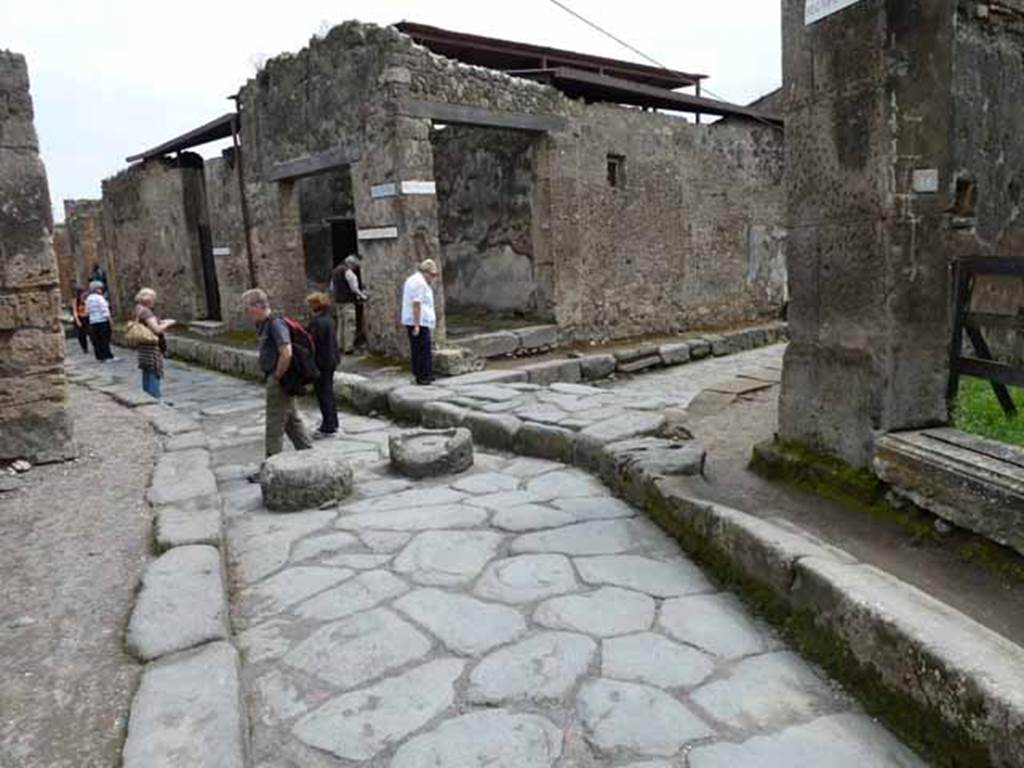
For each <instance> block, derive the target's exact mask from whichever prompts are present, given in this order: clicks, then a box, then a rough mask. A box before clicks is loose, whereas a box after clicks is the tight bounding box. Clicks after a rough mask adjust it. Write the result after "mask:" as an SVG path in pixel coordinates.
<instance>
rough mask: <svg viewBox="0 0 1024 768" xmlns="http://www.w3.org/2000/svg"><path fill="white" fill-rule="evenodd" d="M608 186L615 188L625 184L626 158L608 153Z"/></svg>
mask: <svg viewBox="0 0 1024 768" xmlns="http://www.w3.org/2000/svg"><path fill="white" fill-rule="evenodd" d="M608 186H609V187H614V188H616V189H618V188H620V187H624V186H626V158H625V156H623V155H608Z"/></svg>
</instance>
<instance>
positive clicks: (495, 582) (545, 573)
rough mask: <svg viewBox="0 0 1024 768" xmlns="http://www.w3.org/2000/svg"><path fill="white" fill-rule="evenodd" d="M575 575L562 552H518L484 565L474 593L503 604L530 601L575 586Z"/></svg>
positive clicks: (576, 585)
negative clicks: (558, 553) (539, 553)
mask: <svg viewBox="0 0 1024 768" xmlns="http://www.w3.org/2000/svg"><path fill="white" fill-rule="evenodd" d="M578 586H579V585H578V584H577V583H576V574H575V572H574V571H573V569H572V564H571V563H570V562H569V558H567V557H565V556H564V555H520V556H519V557H510V558H508V559H506V560H498V561H496V562H493V563H491V564H490V565H488V566H487V569H486V570H485V571H484V574H483V576H481V577H480V580H479V581H478V582H477V585H476V590H475V592H476V594H478V595H480V596H481V597H486V598H488V599H491V600H499V601H501V602H503V603H512V604H521V603H532V602H534V601H536V600H543V599H545V598H548V597H554V596H556V595H564V594H565V593H567V592H573V591H575V590H576V589H578Z"/></svg>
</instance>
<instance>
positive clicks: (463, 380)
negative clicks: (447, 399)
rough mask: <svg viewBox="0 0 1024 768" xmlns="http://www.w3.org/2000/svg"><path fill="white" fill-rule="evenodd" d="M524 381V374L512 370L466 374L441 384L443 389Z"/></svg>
mask: <svg viewBox="0 0 1024 768" xmlns="http://www.w3.org/2000/svg"><path fill="white" fill-rule="evenodd" d="M517 381H519V382H523V381H526V372H525V371H523V370H521V369H519V368H513V369H510V370H506V371H479V372H477V373H467V374H465V375H463V376H453V377H451V378H450V379H445V380H444V381H443V382H441V385H442V386H444V387H448V388H450V387H460V386H462V385H463V384H506V383H510V382H517Z"/></svg>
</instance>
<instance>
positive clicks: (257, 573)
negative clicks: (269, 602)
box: [227, 491, 336, 584]
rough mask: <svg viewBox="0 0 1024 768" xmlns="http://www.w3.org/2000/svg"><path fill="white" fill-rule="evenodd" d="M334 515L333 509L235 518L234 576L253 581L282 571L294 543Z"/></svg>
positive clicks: (232, 539)
mask: <svg viewBox="0 0 1024 768" xmlns="http://www.w3.org/2000/svg"><path fill="white" fill-rule="evenodd" d="M257 492H258V491H257ZM335 515H336V513H335V512H332V511H316V512H299V513H296V514H293V515H288V516H282V515H275V514H253V515H247V516H246V517H243V518H241V519H239V520H236V521H233V522H232V523H231V525H230V527H229V529H228V535H227V542H228V551H229V552H230V553H231V562H232V564H233V565H234V568H233V572H232V576H233V577H234V578H235V579H236V580H237V581H238V582H240V583H242V584H251V583H252V582H255V581H259V580H260V579H262V578H265V577H266V576H269V575H270V574H272V573H274V572H275V571H277V570H280V569H281V568H282V567H284V566H285V565H286V564H287V563H288V559H289V556H290V553H291V548H292V544H293V543H294V542H295V541H297V540H299V539H301V538H303V537H305V536H307V535H309V534H310V533H313V532H314V531H316V530H318V529H320V528H323V527H324V526H325V525H327V524H328V523H330V522H331V521H332V520H333V519H334V517H335Z"/></svg>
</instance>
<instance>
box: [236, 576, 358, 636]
mask: <svg viewBox="0 0 1024 768" xmlns="http://www.w3.org/2000/svg"><path fill="white" fill-rule="evenodd" d="M353 574H354V571H350V570H348V569H346V568H320V567H317V566H302V565H300V566H296V567H294V568H288V569H286V570H284V571H281V572H280V573H277V574H275V575H273V576H271V577H270V578H269V579H265V580H264V581H261V582H260V583H259V584H256V585H254V586H252V587H248V588H246V589H244V590H242V591H241V592H240V593H239V595H238V606H239V613H240V614H241V618H242V623H243V624H246V625H251V624H256V623H258V622H260V621H262V620H263V619H266V618H270V617H272V616H274V615H276V614H278V613H280V612H281V611H283V610H284V609H285V608H287V607H288V606H290V605H294V604H295V603H298V602H300V601H302V600H305V599H306V598H308V597H310V596H312V595H315V594H316V593H318V592H323V591H324V590H325V589H330V588H331V587H333V586H334V585H336V584H338V583H340V582H342V581H345V580H346V579H349V578H351V577H352V576H353Z"/></svg>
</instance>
